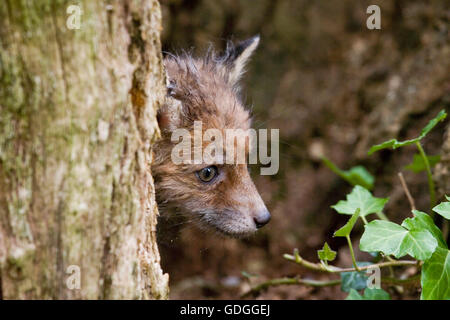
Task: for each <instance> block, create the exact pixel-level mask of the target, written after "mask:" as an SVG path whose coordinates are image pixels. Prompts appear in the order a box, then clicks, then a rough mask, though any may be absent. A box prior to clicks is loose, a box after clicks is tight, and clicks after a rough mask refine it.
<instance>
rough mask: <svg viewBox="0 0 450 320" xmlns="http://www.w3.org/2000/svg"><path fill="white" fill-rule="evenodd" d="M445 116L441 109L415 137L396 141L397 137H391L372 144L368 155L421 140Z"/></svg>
mask: <svg viewBox="0 0 450 320" xmlns="http://www.w3.org/2000/svg"><path fill="white" fill-rule="evenodd" d="M446 117H447V113H446V112H445V110H441V111H440V112H439V113H438V114H437V116H436V117H434V118H433V119H431V120H430V122H428V124H427V125H426V126H425V128H423V129H422V131H421V133H420V135H419V136H418V137H417V138H414V139H410V140H405V141H402V142H399V141H397V139H391V140H388V141H385V142H383V143H381V144H377V145H375V146H372V147H371V148H370V150H369V155H371V154H372V153H374V152H376V151H379V150H382V149H387V148H392V149H397V148H400V147H404V146H408V145H411V144H414V143H416V142H419V141H420V140H422V139H423V138H424V137H425V136H426V135H427V134H428V133H429V132H430V131H431V130H432V129H433V128H434V127H435V126H436V125H437V124H438V123H439V122H440V121H443V120H444V119H445V118H446Z"/></svg>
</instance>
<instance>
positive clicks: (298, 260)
mask: <svg viewBox="0 0 450 320" xmlns="http://www.w3.org/2000/svg"><path fill="white" fill-rule="evenodd" d="M283 257H284V258H285V259H286V260H289V261H293V262H295V263H297V264H299V265H301V266H303V267H305V268H308V269H310V270H314V271H321V272H330V273H341V272H353V271H363V270H368V269H371V268H377V267H378V268H385V267H389V266H395V267H399V266H407V265H408V266H410V265H413V266H419V265H420V261H412V260H394V261H387V262H380V263H374V264H371V265H368V266H361V267H358V269H359V270H357V269H356V268H339V267H335V266H327V267H325V266H323V265H322V264H318V263H313V262H310V261H307V260H305V259H303V258H302V257H300V255H299V253H298V250H294V255H290V254H284V255H283Z"/></svg>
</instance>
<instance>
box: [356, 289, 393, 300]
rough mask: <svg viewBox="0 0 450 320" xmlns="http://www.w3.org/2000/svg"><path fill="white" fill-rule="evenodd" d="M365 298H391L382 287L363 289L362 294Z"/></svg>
mask: <svg viewBox="0 0 450 320" xmlns="http://www.w3.org/2000/svg"><path fill="white" fill-rule="evenodd" d="M363 297H364V298H365V299H366V300H391V296H390V295H389V293H387V292H386V291H384V290H383V289H369V288H367V289H366V290H364V296H363Z"/></svg>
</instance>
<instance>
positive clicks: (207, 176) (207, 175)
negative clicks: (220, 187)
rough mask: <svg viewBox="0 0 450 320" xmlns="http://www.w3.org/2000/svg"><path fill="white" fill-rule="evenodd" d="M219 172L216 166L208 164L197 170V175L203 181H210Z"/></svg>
mask: <svg viewBox="0 0 450 320" xmlns="http://www.w3.org/2000/svg"><path fill="white" fill-rule="evenodd" d="M218 173H219V170H218V169H217V167H216V166H210V167H206V168H203V169H201V170H199V171H197V176H198V178H199V179H200V180H202V181H203V182H211V181H212V180H213V179H214V178H215V177H216V176H217V174H218Z"/></svg>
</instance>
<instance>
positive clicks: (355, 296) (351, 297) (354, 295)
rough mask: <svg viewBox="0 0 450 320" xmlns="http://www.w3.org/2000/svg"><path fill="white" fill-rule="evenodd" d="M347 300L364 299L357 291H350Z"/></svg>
mask: <svg viewBox="0 0 450 320" xmlns="http://www.w3.org/2000/svg"><path fill="white" fill-rule="evenodd" d="M345 300H364V299H363V297H362V296H361V295H360V294H359V293H358V291H356V290H355V289H350V293H349V295H348V296H347V298H345Z"/></svg>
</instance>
